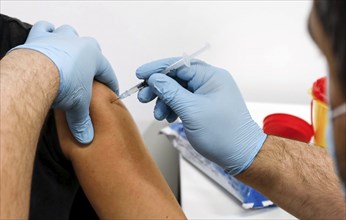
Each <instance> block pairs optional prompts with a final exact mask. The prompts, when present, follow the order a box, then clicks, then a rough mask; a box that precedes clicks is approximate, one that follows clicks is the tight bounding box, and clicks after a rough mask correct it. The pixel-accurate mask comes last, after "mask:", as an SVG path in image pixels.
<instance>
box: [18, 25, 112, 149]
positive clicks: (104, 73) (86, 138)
mask: <svg viewBox="0 0 346 220" xmlns="http://www.w3.org/2000/svg"><path fill="white" fill-rule="evenodd" d="M18 48H25V49H32V50H36V51H38V52H40V53H42V54H44V55H46V56H47V57H49V58H50V59H51V60H52V61H53V62H54V63H55V65H56V66H57V68H58V70H59V74H60V85H59V92H58V94H57V97H56V98H55V101H54V103H53V107H54V108H60V109H62V110H64V111H66V118H67V123H68V126H69V128H70V130H71V132H72V134H73V136H74V137H75V138H76V139H77V140H78V141H79V142H80V143H83V144H87V143H90V142H91V141H92V139H93V138H94V128H93V125H92V122H91V119H90V116H89V105H90V99H91V90H92V83H93V79H94V77H95V79H96V80H98V81H100V82H102V83H104V84H106V85H107V86H108V87H109V88H111V89H112V90H113V91H114V92H115V93H117V94H118V81H117V79H116V76H115V74H114V71H113V69H112V67H111V65H110V63H109V62H108V61H107V59H106V58H105V57H104V56H103V55H102V53H101V49H100V47H99V45H98V43H97V41H96V40H94V39H93V38H86V37H79V36H78V34H77V32H76V31H75V30H74V29H73V28H72V27H70V26H68V25H64V26H61V27H59V28H57V29H55V28H54V26H53V25H52V24H50V23H48V22H44V21H40V22H37V23H36V24H35V25H34V26H33V27H32V29H31V31H30V33H29V36H28V38H27V40H26V42H25V44H23V45H20V46H17V47H16V48H14V49H18Z"/></svg>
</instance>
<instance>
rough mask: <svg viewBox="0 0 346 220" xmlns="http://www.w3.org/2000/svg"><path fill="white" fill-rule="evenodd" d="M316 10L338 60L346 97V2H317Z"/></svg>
mask: <svg viewBox="0 0 346 220" xmlns="http://www.w3.org/2000/svg"><path fill="white" fill-rule="evenodd" d="M314 8H315V11H316V14H317V17H318V19H319V21H320V23H321V25H322V28H323V30H324V32H325V33H326V35H327V37H328V39H329V40H330V43H331V46H332V50H333V55H334V58H335V59H336V62H335V63H336V74H337V77H338V79H339V82H340V86H341V89H342V93H343V95H344V97H346V1H345V0H315V2H314Z"/></svg>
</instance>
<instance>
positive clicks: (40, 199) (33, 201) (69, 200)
mask: <svg viewBox="0 0 346 220" xmlns="http://www.w3.org/2000/svg"><path fill="white" fill-rule="evenodd" d="M78 188H79V183H78V180H77V178H76V176H75V173H74V171H73V167H72V165H71V163H70V161H68V160H67V159H66V158H65V157H64V155H63V153H62V151H61V148H60V146H59V139H58V136H57V131H56V127H55V119H54V113H53V111H52V110H51V111H50V112H49V114H48V115H47V118H46V121H45V123H44V126H43V128H42V130H41V136H40V139H39V142H38V145H37V151H36V157H35V163H34V170H33V176H32V186H31V197H30V213H29V219H56V220H61V219H69V215H70V210H71V207H72V204H73V201H74V198H75V195H76V192H77V190H78Z"/></svg>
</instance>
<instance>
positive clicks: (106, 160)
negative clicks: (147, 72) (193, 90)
mask: <svg viewBox="0 0 346 220" xmlns="http://www.w3.org/2000/svg"><path fill="white" fill-rule="evenodd" d="M115 99H116V95H115V94H114V93H113V92H112V91H111V90H110V89H109V88H107V87H106V86H104V85H103V84H101V83H98V82H94V85H93V95H92V100H91V104H90V116H91V119H92V121H93V125H94V131H95V136H94V140H93V142H92V143H91V144H89V145H81V144H79V143H78V142H77V141H75V139H74V138H73V137H72V135H71V133H70V131H69V129H68V127H67V123H66V121H65V116H64V114H63V113H62V112H61V111H56V112H55V116H56V123H57V130H58V136H59V141H60V145H61V147H62V150H63V152H64V154H65V155H66V157H67V158H69V159H70V160H71V162H72V164H73V167H74V169H75V171H76V174H77V176H78V179H79V181H80V183H81V186H82V188H83V189H84V192H85V194H86V195H87V197H88V199H89V200H90V202H91V204H92V205H93V207H94V208H95V210H96V212H97V214H98V215H99V217H100V218H112V219H114V218H123V219H130V218H131V219H132V218H141V219H155V218H156V219H163V218H175V219H182V218H185V216H184V214H183V212H182V210H181V208H180V206H179V204H178V203H177V201H176V200H175V197H174V196H173V194H172V192H171V191H170V189H169V187H168V185H167V183H166V182H165V180H164V179H163V177H162V175H161V174H160V172H159V170H158V168H157V166H156V165H155V163H154V162H153V160H152V159H151V157H150V156H149V153H148V152H147V150H146V148H145V146H144V143H143V141H142V138H141V136H140V134H139V132H138V130H137V128H136V126H135V123H134V122H133V120H132V118H131V116H130V114H129V112H128V111H127V109H126V108H125V107H124V105H123V104H122V103H121V102H120V101H115ZM114 101H115V102H114Z"/></svg>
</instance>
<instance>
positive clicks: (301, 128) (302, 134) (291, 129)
mask: <svg viewBox="0 0 346 220" xmlns="http://www.w3.org/2000/svg"><path fill="white" fill-rule="evenodd" d="M263 130H264V133H266V134H269V135H275V136H280V137H283V138H289V139H292V140H297V141H302V142H306V143H308V142H309V141H310V140H311V137H312V135H313V128H312V126H311V125H310V124H309V123H307V122H306V121H304V120H303V119H301V118H298V117H296V116H293V115H289V114H283V113H277V114H271V115H268V116H267V117H265V118H264V120H263Z"/></svg>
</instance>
